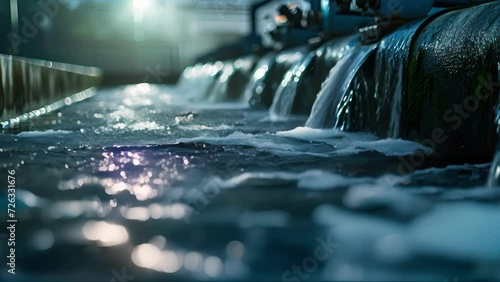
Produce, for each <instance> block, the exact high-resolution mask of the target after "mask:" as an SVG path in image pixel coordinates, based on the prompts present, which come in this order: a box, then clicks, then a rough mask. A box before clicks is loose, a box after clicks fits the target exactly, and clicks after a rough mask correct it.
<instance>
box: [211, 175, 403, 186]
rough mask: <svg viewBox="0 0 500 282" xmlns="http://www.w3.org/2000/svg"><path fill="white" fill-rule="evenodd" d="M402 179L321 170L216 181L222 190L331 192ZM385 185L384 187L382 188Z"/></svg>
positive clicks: (238, 176) (391, 184)
mask: <svg viewBox="0 0 500 282" xmlns="http://www.w3.org/2000/svg"><path fill="white" fill-rule="evenodd" d="M403 181H404V179H403V178H402V177H397V176H390V175H386V176H382V177H379V178H370V177H348V176H344V175H341V174H338V173H333V172H327V171H322V170H308V171H305V172H302V173H292V172H282V171H276V172H247V173H242V174H240V175H237V176H235V177H233V178H230V179H228V180H220V179H217V182H218V183H221V186H222V188H226V189H232V188H237V187H241V186H266V187H269V186H274V187H276V186H280V185H296V186H297V188H299V189H307V190H314V191H321V190H332V189H338V188H344V187H349V186H353V185H360V184H367V185H372V186H380V187H393V185H396V184H398V183H401V182H403ZM384 185H385V186H384Z"/></svg>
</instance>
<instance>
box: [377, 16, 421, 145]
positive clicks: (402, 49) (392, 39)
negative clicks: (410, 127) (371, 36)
mask: <svg viewBox="0 0 500 282" xmlns="http://www.w3.org/2000/svg"><path fill="white" fill-rule="evenodd" d="M423 22H424V21H419V22H415V23H412V24H408V25H406V26H404V27H402V28H400V29H398V30H396V31H395V32H393V33H392V34H390V35H389V36H387V37H386V38H384V39H383V40H382V41H380V43H379V46H378V48H377V57H376V58H377V59H376V63H375V93H374V97H373V98H374V99H373V105H374V106H376V109H375V113H374V122H373V124H371V125H370V126H371V127H372V128H376V131H377V132H378V133H379V135H381V136H383V137H390V138H399V137H400V136H399V135H400V134H399V133H400V122H401V107H402V100H403V91H404V84H403V83H404V73H403V70H404V69H407V67H408V55H409V49H410V45H411V42H412V39H413V37H414V35H415V33H416V31H417V30H418V28H419V27H420V26H421V25H422V23H423Z"/></svg>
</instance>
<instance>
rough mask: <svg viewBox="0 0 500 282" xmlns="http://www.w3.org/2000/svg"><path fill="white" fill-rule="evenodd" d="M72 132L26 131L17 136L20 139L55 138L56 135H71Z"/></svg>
mask: <svg viewBox="0 0 500 282" xmlns="http://www.w3.org/2000/svg"><path fill="white" fill-rule="evenodd" d="M71 133H72V131H67V130H52V129H50V130H46V131H26V132H21V133H19V134H17V135H16V136H18V137H23V138H34V137H45V136H54V135H63V134H71Z"/></svg>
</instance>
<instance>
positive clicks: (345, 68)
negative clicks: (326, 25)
mask: <svg viewBox="0 0 500 282" xmlns="http://www.w3.org/2000/svg"><path fill="white" fill-rule="evenodd" d="M376 47H377V45H375V44H372V45H366V46H364V45H360V46H357V47H356V48H354V49H352V51H351V52H349V53H347V54H345V56H343V58H342V59H341V60H340V61H339V62H338V63H337V64H336V65H335V66H334V67H333V68H332V70H331V71H330V75H329V77H328V78H327V80H326V81H325V83H324V85H323V88H322V89H321V92H320V93H319V95H318V98H317V99H316V102H315V103H314V106H313V110H312V113H311V116H310V117H309V119H308V120H307V123H306V126H308V127H312V128H325V127H337V125H338V123H339V119H338V114H339V110H341V107H339V105H341V103H342V102H345V101H346V99H348V94H349V90H350V86H351V84H352V82H353V80H354V78H355V76H356V74H357V72H358V71H359V69H360V68H361V66H362V65H363V63H364V62H365V61H366V60H367V59H368V57H369V56H370V55H371V54H372V53H373V51H375V49H376Z"/></svg>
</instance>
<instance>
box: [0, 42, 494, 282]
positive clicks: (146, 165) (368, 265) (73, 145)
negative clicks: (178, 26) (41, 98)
mask: <svg viewBox="0 0 500 282" xmlns="http://www.w3.org/2000/svg"><path fill="white" fill-rule="evenodd" d="M373 49H374V48H373V47H366V48H356V49H355V50H354V51H353V52H352V53H350V54H348V55H346V57H344V58H345V60H343V61H341V62H339V64H338V66H339V67H338V69H337V70H334V71H333V72H338V71H340V70H342V69H344V68H345V66H347V65H349V66H350V67H353V68H354V67H355V66H356V65H357V64H358V63H360V62H361V61H362V60H363V58H364V57H365V56H367V55H368V54H369V53H370V52H372V51H373ZM348 76H350V74H348ZM336 87H338V86H336ZM338 88H339V89H340V90H342V89H343V87H338ZM200 91H202V89H200ZM337 94H338V95H340V94H341V93H340V94H339V93H337ZM324 96H326V95H324ZM340 96H341V95H340ZM332 99H333V97H332ZM335 99H340V98H335ZM326 112H331V111H325V114H326ZM267 115H268V112H267V111H265V110H257V109H252V108H249V107H248V106H247V104H246V103H218V104H207V103H203V104H201V103H198V104H197V103H193V102H192V101H191V100H190V97H189V96H187V95H186V93H185V92H184V90H183V87H178V88H173V87H156V86H152V85H147V84H140V85H131V86H126V87H119V88H114V89H103V90H99V91H98V93H96V95H95V96H93V97H92V98H89V99H87V100H85V101H83V102H80V103H77V104H73V105H71V106H70V107H66V108H63V109H61V110H59V111H55V112H53V113H49V114H47V115H45V116H43V117H41V118H39V119H36V120H32V121H31V122H30V123H28V124H23V125H22V128H20V129H22V130H20V129H17V130H16V129H13V130H11V131H10V132H4V134H1V135H0V142H1V144H2V147H1V149H0V174H1V175H3V176H4V177H5V181H7V179H6V178H7V173H8V172H7V171H8V170H15V172H16V175H15V177H16V181H17V184H16V185H17V205H16V212H17V219H18V229H17V237H16V239H17V241H16V248H17V252H16V258H17V265H16V271H17V274H16V276H11V275H10V274H8V273H7V272H6V271H4V270H5V267H6V266H5V264H4V265H2V266H1V268H2V272H1V274H0V276H1V280H2V281H74V280H79V281H124V280H125V281H130V280H131V279H132V278H131V277H133V280H135V281H146V280H156V281H167V280H172V281H181V280H188V281H191V280H206V279H210V280H217V281H220V280H227V281H249V280H251V281H255V280H266V281H281V280H283V281H318V280H328V281H332V280H339V281H346V280H364V279H369V280H384V281H385V280H394V281H402V280H411V281H415V280H423V281H430V280H432V281H466V280H476V281H477V280H480V279H488V280H492V279H500V272H499V271H498V270H499V269H500V267H499V266H500V244H498V238H500V209H499V208H498V203H499V202H500V193H499V191H498V190H497V189H486V188H485V187H484V185H485V183H486V180H487V177H488V172H489V164H480V165H454V166H445V167H411V166H410V165H409V163H411V158H407V157H405V156H407V155H409V154H411V153H413V152H415V151H417V150H424V151H425V150H427V149H426V148H424V147H422V146H421V145H419V144H417V143H413V142H409V141H403V140H394V139H384V140H379V139H378V138H377V137H375V136H373V135H371V134H367V133H346V132H340V131H337V130H335V129H312V128H307V127H303V125H304V123H305V122H306V120H305V119H301V118H290V119H286V120H282V121H278V122H269V121H267V120H266V119H265V118H264V117H266V116H267ZM5 191H6V190H5V189H4V190H2V191H1V192H0V203H1V205H2V206H3V207H7V195H6V194H5ZM0 220H2V222H5V220H6V213H4V212H2V213H0ZM3 232H5V231H3ZM0 235H2V234H0ZM4 238H6V237H5V236H4V237H1V241H2V242H1V245H0V248H1V250H2V252H1V253H2V254H5V252H4V251H5V247H6V242H5V240H4ZM297 267H299V268H297ZM297 269H299V270H297ZM298 271H299V272H298ZM124 276H125V277H126V278H127V280H126V279H125V278H124Z"/></svg>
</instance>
